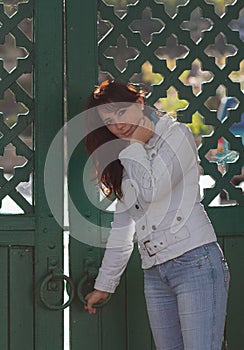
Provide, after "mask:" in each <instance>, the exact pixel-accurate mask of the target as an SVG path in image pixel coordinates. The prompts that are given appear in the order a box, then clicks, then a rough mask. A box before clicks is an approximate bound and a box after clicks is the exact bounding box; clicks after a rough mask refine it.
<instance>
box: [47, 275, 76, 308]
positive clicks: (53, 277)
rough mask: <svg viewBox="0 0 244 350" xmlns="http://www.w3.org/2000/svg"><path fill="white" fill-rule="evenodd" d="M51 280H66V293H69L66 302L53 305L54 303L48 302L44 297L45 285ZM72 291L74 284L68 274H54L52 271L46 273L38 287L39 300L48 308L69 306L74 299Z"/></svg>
mask: <svg viewBox="0 0 244 350" xmlns="http://www.w3.org/2000/svg"><path fill="white" fill-rule="evenodd" d="M51 281H66V283H67V285H68V288H67V290H68V295H69V300H67V302H66V303H64V304H61V305H55V304H50V303H49V302H48V301H47V300H46V298H45V291H46V290H47V286H48V283H49V282H51ZM74 291H75V287H74V284H73V282H72V280H71V278H69V277H68V276H66V275H64V274H58V275H56V274H54V273H50V274H49V275H47V276H46V277H45V278H44V279H43V281H42V283H41V287H40V298H41V301H42V302H43V304H44V305H45V306H46V307H47V308H48V309H50V310H64V309H65V308H66V307H68V306H70V305H71V303H72V301H73V300H74Z"/></svg>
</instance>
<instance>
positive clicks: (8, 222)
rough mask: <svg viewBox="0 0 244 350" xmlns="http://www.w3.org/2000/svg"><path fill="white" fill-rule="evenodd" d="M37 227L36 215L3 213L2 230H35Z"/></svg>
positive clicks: (0, 229) (0, 228)
mask: <svg viewBox="0 0 244 350" xmlns="http://www.w3.org/2000/svg"><path fill="white" fill-rule="evenodd" d="M34 229H35V216H34V215H16V214H11V215H4V214H2V215H1V227H0V232H1V231H4V232H6V231H13V230H22V231H33V230H34Z"/></svg>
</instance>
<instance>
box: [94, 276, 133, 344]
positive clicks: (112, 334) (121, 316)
mask: <svg viewBox="0 0 244 350" xmlns="http://www.w3.org/2000/svg"><path fill="white" fill-rule="evenodd" d="M126 284H127V283H126V278H125V275H124V276H123V277H122V278H121V281H120V285H119V286H118V288H117V289H116V293H114V294H113V295H112V298H111V300H110V301H109V303H108V304H107V305H105V306H104V307H103V308H102V309H101V311H100V314H101V318H100V322H101V329H102V339H101V340H102V343H101V349H103V350H106V349H116V350H124V349H127V348H128V347H127V346H128V342H127V341H128V334H127V312H126V310H127V288H126Z"/></svg>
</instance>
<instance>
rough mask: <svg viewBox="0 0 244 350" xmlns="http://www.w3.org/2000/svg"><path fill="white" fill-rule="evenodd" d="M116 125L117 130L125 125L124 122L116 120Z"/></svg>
mask: <svg viewBox="0 0 244 350" xmlns="http://www.w3.org/2000/svg"><path fill="white" fill-rule="evenodd" d="M116 127H117V128H118V129H119V130H122V129H123V128H124V127H125V123H121V122H117V123H116Z"/></svg>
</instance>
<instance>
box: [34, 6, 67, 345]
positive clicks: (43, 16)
mask: <svg viewBox="0 0 244 350" xmlns="http://www.w3.org/2000/svg"><path fill="white" fill-rule="evenodd" d="M34 6H35V7H34V10H35V11H34V13H35V24H34V38H35V61H34V85H35V89H34V97H35V111H36V115H35V178H34V189H35V215H36V228H37V229H36V234H35V290H36V294H35V350H43V349H52V350H58V349H59V350H61V349H63V312H53V311H50V310H49V309H47V308H46V307H45V306H44V305H43V303H42V302H41V300H40V285H41V283H42V281H43V279H44V278H45V276H46V275H47V274H48V263H49V259H50V257H55V259H54V261H56V263H57V264H56V267H57V268H59V269H62V266H63V235H62V228H61V227H59V225H58V224H57V223H56V222H55V220H54V218H53V216H52V213H51V211H50V209H49V207H48V204H47V200H46V196H45V187H44V168H45V159H46V154H47V151H48V149H49V146H50V144H51V142H52V140H53V138H54V137H55V135H56V133H57V132H58V131H59V129H60V128H61V127H62V125H63V96H64V93H63V91H64V88H63V80H64V69H63V40H64V36H63V2H62V1H60V0H52V1H49V0H44V1H35V4H34ZM62 150H63V145H62V144H60V153H59V154H57V157H60V164H62V160H63V151H62ZM61 167H62V166H61ZM57 170H58V171H60V174H62V172H63V169H57ZM61 182H62V181H61ZM58 185H59V188H60V191H59V192H58V193H57V196H58V197H57V201H58V203H60V207H59V208H58V210H59V212H60V213H62V210H63V190H62V189H63V184H62V183H59V184H58ZM51 223H52V224H51ZM47 294H48V301H49V302H50V303H51V304H52V303H54V304H55V303H56V304H62V300H63V289H62V287H60V286H58V288H57V290H56V291H55V290H51V291H47Z"/></svg>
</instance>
